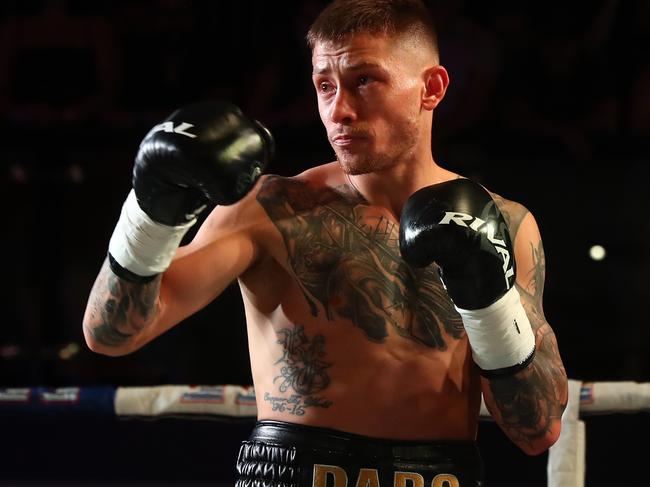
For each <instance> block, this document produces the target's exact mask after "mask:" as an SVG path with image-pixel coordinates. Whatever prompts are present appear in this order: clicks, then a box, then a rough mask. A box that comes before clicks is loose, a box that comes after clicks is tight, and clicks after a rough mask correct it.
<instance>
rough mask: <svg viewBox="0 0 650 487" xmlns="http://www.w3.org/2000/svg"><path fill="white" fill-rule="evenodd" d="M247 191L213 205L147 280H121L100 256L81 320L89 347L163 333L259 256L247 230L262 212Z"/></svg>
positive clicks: (112, 347)
mask: <svg viewBox="0 0 650 487" xmlns="http://www.w3.org/2000/svg"><path fill="white" fill-rule="evenodd" d="M253 193H254V192H251V194H249V195H248V196H246V198H245V199H244V200H243V201H241V202H239V203H237V204H235V205H232V206H218V207H216V208H215V209H214V210H213V211H212V213H211V214H210V215H209V216H208V217H207V219H206V220H205V222H204V224H203V225H202V226H201V228H200V229H199V230H198V232H197V234H196V236H195V237H194V239H193V240H192V242H191V243H189V244H188V245H186V246H183V247H181V248H179V249H178V250H177V252H176V254H175V257H174V259H173V260H172V262H171V265H170V266H169V268H168V269H167V270H166V271H165V272H164V273H162V274H159V275H157V276H155V278H154V279H153V280H152V281H150V282H147V283H133V282H129V281H126V280H124V279H122V278H120V277H118V276H117V275H115V273H114V272H113V270H112V269H111V267H110V265H109V263H108V259H106V260H105V261H104V264H103V265H102V267H101V270H100V272H99V275H98V276H97V279H96V280H95V284H94V286H93V288H92V291H91V293H90V297H89V299H88V305H87V307H86V312H85V315H84V320H83V330H84V335H85V337H86V343H87V344H88V346H89V347H90V348H91V349H92V350H93V351H95V352H98V353H102V354H105V355H125V354H128V353H130V352H133V351H135V350H137V349H139V348H141V347H142V346H144V345H145V344H146V343H148V342H149V341H151V340H153V339H154V338H155V337H157V336H159V335H160V334H162V333H164V332H165V331H167V330H168V329H170V328H171V327H173V326H174V325H175V324H177V323H178V322H180V321H182V320H183V319H184V318H186V317H187V316H189V315H191V314H192V313H194V312H196V311H197V310H199V309H201V308H202V307H203V306H205V305H206V304H207V303H209V302H210V301H212V300H213V299H214V298H216V297H217V296H218V295H219V294H220V293H221V292H222V291H223V290H224V289H225V288H226V286H228V285H229V284H230V283H231V282H232V281H233V280H235V279H236V278H237V277H238V276H239V275H241V274H243V273H244V272H245V270H246V269H248V268H249V267H250V266H251V265H252V264H253V263H254V262H255V261H256V259H257V257H258V256H259V249H258V246H257V244H256V240H255V237H254V235H253V229H254V228H256V227H257V226H258V224H259V222H260V220H261V219H263V218H264V214H263V211H262V210H261V207H260V206H259V204H257V202H256V200H255V196H254V194H253Z"/></svg>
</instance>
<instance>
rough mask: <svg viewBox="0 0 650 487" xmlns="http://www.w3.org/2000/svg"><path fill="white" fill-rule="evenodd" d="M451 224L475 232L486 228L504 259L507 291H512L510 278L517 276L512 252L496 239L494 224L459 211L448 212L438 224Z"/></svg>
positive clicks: (488, 236) (488, 237)
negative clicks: (512, 264)
mask: <svg viewBox="0 0 650 487" xmlns="http://www.w3.org/2000/svg"><path fill="white" fill-rule="evenodd" d="M469 221H471V222H472V223H471V224H470V225H468V224H467V223H465V222H469ZM451 222H454V223H455V224H456V225H458V226H461V227H465V228H471V229H472V230H474V231H475V232H479V231H482V230H483V228H485V230H486V231H485V233H486V236H487V239H488V240H489V241H490V242H491V243H492V244H493V245H494V248H495V249H496V251H497V252H499V254H500V255H501V258H502V259H503V274H504V277H505V279H506V289H510V278H511V277H512V276H514V275H515V270H514V269H513V267H512V266H511V265H510V262H511V259H510V252H509V251H508V248H507V247H506V243H505V242H504V241H503V240H502V239H500V238H497V237H496V228H495V225H494V224H492V223H488V222H486V221H485V220H481V219H480V218H478V217H474V216H472V215H468V214H467V213H460V212H458V211H446V212H445V216H443V217H442V220H440V221H439V222H438V225H449V224H450V223H451Z"/></svg>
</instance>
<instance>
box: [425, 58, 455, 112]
mask: <svg viewBox="0 0 650 487" xmlns="http://www.w3.org/2000/svg"><path fill="white" fill-rule="evenodd" d="M423 77H424V90H423V92H422V108H423V109H425V110H433V109H434V108H436V107H437V106H438V103H440V101H441V100H442V99H443V98H444V96H445V93H446V91H447V86H449V74H448V73H447V70H446V69H445V68H444V67H442V66H440V65H439V64H438V65H436V66H432V67H430V68H429V69H427V70H426V71H425V72H424V74H423Z"/></svg>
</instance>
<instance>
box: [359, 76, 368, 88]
mask: <svg viewBox="0 0 650 487" xmlns="http://www.w3.org/2000/svg"><path fill="white" fill-rule="evenodd" d="M368 83H370V76H359V79H358V80H357V84H358V85H359V86H365V85H367V84H368Z"/></svg>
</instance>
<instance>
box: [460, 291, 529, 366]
mask: <svg viewBox="0 0 650 487" xmlns="http://www.w3.org/2000/svg"><path fill="white" fill-rule="evenodd" d="M456 311H458V312H459V313H460V316H461V318H462V319H463V324H464V325H465V330H466V331H467V338H468V339H469V344H470V346H471V347H472V356H473V358H474V362H476V365H478V366H479V367H480V368H481V369H483V370H496V369H503V368H506V367H512V366H514V365H518V364H521V363H523V362H524V361H525V360H526V359H527V358H529V357H530V355H531V354H532V353H533V351H534V350H535V335H534V333H533V329H532V328H531V326H530V321H528V317H527V316H526V311H525V310H524V307H523V306H522V305H521V301H520V298H519V292H518V291H517V289H516V288H515V287H514V286H513V287H512V288H511V289H510V290H509V291H508V292H507V293H505V294H504V295H503V296H502V297H501V298H499V300H497V301H496V302H494V303H492V304H491V305H490V306H488V307H487V308H483V309H473V310H467V309H460V308H456Z"/></svg>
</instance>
